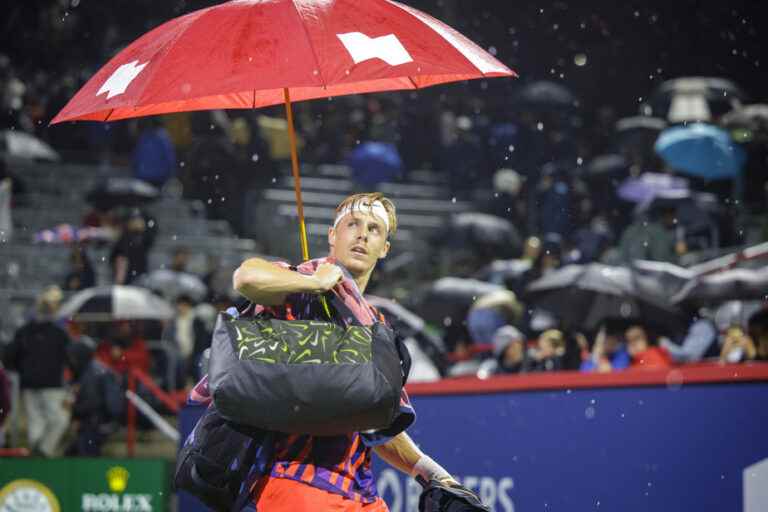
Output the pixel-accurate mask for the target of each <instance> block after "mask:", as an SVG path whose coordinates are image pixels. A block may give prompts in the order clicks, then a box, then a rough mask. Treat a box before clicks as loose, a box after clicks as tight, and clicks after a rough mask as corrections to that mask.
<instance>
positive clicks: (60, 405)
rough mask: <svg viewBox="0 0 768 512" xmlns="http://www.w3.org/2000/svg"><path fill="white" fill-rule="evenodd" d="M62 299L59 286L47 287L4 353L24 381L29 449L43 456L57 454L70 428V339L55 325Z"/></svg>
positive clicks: (22, 393)
mask: <svg viewBox="0 0 768 512" xmlns="http://www.w3.org/2000/svg"><path fill="white" fill-rule="evenodd" d="M61 299H62V293H61V289H59V287H58V286H49V287H48V288H46V289H45V290H44V291H43V293H42V294H41V295H40V297H38V299H37V316H36V317H35V318H33V319H32V320H30V321H29V322H28V323H26V324H24V325H23V326H21V327H20V328H19V330H18V331H16V335H15V336H14V338H13V341H12V342H11V343H10V344H9V345H8V347H7V348H6V352H5V364H6V366H7V367H8V369H10V370H15V371H17V372H18V373H19V378H20V380H21V399H22V402H23V403H24V408H25V410H26V414H27V434H28V437H29V447H30V449H31V451H32V453H33V454H35V455H41V456H44V457H53V456H54V455H56V452H57V450H58V446H59V441H60V440H61V438H62V436H63V435H64V433H65V432H66V430H67V427H68V426H69V412H68V411H67V410H66V409H65V404H64V402H65V401H66V399H67V391H66V390H65V389H64V386H63V384H64V382H63V379H64V365H65V363H66V350H67V345H69V343H70V339H69V336H68V335H67V333H66V331H64V329H62V328H61V327H59V326H58V325H56V324H55V323H54V318H55V316H56V312H57V311H58V309H59V305H60V303H61Z"/></svg>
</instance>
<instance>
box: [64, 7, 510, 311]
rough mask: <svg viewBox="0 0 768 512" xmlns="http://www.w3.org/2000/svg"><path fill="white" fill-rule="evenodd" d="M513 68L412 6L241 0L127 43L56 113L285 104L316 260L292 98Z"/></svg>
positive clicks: (85, 116)
mask: <svg viewBox="0 0 768 512" xmlns="http://www.w3.org/2000/svg"><path fill="white" fill-rule="evenodd" d="M221 27H227V29H226V30H221ZM511 76H516V75H515V73H514V72H513V71H512V70H511V69H509V68H508V67H507V66H505V65H504V64H502V63H501V62H499V61H498V60H497V59H496V58H495V57H493V56H492V55H491V54H489V53H488V52H486V51H485V50H483V49H482V48H481V47H479V46H478V45H476V44H474V43H473V42H472V41H470V40H469V39H467V38H465V37H464V36H462V35H461V34H460V33H458V32H457V31H455V30H454V29H452V28H451V27H448V26H447V25H445V24H443V23H442V22H440V21H438V20H437V19H435V18H432V17H431V16H428V15H427V14H425V13H423V12H421V11H418V10H416V9H414V8H412V7H409V6H407V5H404V4H400V3H395V2H388V1H385V0H328V1H323V2H294V1H291V0H273V1H270V2H241V1H231V2H227V3H223V4H219V5H214V6H213V7H209V8H206V9H201V10H198V11H194V12H191V13H189V14H186V15H184V16H180V17H178V18H175V19H172V20H170V21H168V22H166V23H164V24H162V25H160V26H158V27H156V28H154V29H153V30H152V31H150V32H148V33H146V34H144V35H143V36H141V37H140V38H139V39H137V40H136V41H134V42H132V43H131V44H129V45H128V46H127V47H126V48H125V49H124V50H122V51H121V52H120V53H118V54H117V55H116V56H115V57H114V58H112V60H110V62H109V63H107V64H106V65H105V66H104V67H102V68H101V69H100V70H99V71H98V72H96V74H95V75H94V76H93V77H92V78H91V79H90V80H89V81H88V82H87V83H86V84H85V85H84V86H83V87H82V88H81V89H80V90H79V91H78V92H77V94H76V95H75V96H74V97H73V98H72V99H71V100H70V101H69V102H68V103H67V105H66V106H65V107H64V108H63V109H62V110H61V111H60V112H59V113H58V114H57V115H56V117H55V118H54V119H53V121H52V123H58V122H62V121H71V120H78V119H79V120H98V121H111V120H117V119H125V118H131V117H141V116H148V115H155V114H162V113H168V112H182V111H194V110H215V109H252V108H257V107H264V106H269V105H277V104H281V103H283V104H285V107H286V118H287V120H288V128H289V130H288V135H289V140H290V145H291V168H292V173H293V177H294V187H295V193H296V202H297V209H298V217H299V234H300V243H301V252H302V257H303V259H305V260H306V259H309V244H308V240H307V230H306V223H305V220H304V208H303V203H302V199H301V181H300V176H299V164H298V156H297V150H296V137H295V132H294V126H293V113H292V110H291V102H292V101H301V100H309V99H315V98H327V97H335V96H342V95H347V94H360V93H368V92H382V91H391V90H404V89H421V88H424V87H429V86H433V85H437V84H442V83H447V82H456V81H463V80H470V79H480V78H491V77H511ZM326 312H328V311H327V307H326Z"/></svg>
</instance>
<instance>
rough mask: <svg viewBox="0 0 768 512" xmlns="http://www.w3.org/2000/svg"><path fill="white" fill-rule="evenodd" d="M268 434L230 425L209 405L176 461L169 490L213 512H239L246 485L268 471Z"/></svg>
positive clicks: (246, 491) (270, 445)
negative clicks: (180, 493) (194, 499)
mask: <svg viewBox="0 0 768 512" xmlns="http://www.w3.org/2000/svg"><path fill="white" fill-rule="evenodd" d="M272 436H273V434H272V433H270V432H266V431H263V430H259V429H254V428H248V427H243V426H242V425H236V424H233V423H231V422H229V421H227V420H225V419H224V418H222V417H221V415H220V414H219V413H218V411H217V410H216V407H215V406H214V405H210V406H209V407H208V408H207V409H206V411H205V412H204V413H203V415H202V416H201V417H200V419H199V420H198V421H197V424H196V425H195V428H194V430H192V432H191V433H190V434H189V436H188V437H187V439H186V440H185V442H184V445H183V446H182V448H181V450H180V451H179V455H178V457H177V458H176V471H175V472H174V478H173V487H174V489H176V490H184V491H187V492H189V493H190V494H192V495H193V496H195V497H196V498H197V499H199V500H200V501H202V502H203V503H204V504H205V505H207V506H208V507H210V508H211V509H213V510H217V511H239V510H240V509H241V508H242V507H243V506H244V505H245V503H246V502H247V500H248V497H249V484H250V483H252V481H255V480H256V479H257V478H259V477H260V476H261V475H263V474H264V473H265V472H266V471H267V470H268V464H269V461H270V459H271V457H272V453H271V450H272V442H271V441H272Z"/></svg>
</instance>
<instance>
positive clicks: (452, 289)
mask: <svg viewBox="0 0 768 512" xmlns="http://www.w3.org/2000/svg"><path fill="white" fill-rule="evenodd" d="M503 289H504V287H503V286H499V285H497V284H491V283H487V282H485V281H478V280H477V279H464V278H460V277H443V278H442V279H438V280H437V281H435V282H433V283H432V284H431V285H430V286H429V288H427V289H426V290H425V291H424V293H423V294H422V296H421V297H420V299H419V300H418V301H416V302H417V303H416V304H415V306H416V307H415V308H414V309H415V310H416V311H417V312H418V313H419V314H420V315H421V317H422V318H423V319H424V320H426V321H427V322H431V323H434V324H437V325H446V322H447V323H449V324H452V323H459V322H461V321H463V320H464V318H465V317H466V316H467V312H468V311H469V308H470V306H472V304H473V303H474V302H475V301H476V300H477V299H478V298H480V297H482V296H483V295H485V294H487V293H490V292H494V291H499V290H503Z"/></svg>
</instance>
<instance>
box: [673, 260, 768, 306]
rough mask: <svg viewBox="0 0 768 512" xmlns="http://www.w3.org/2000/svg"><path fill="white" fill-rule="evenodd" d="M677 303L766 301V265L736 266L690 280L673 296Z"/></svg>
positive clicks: (767, 286) (767, 282)
mask: <svg viewBox="0 0 768 512" xmlns="http://www.w3.org/2000/svg"><path fill="white" fill-rule="evenodd" d="M672 300H673V302H675V303H677V304H691V305H696V306H703V305H712V304H717V303H720V302H725V301H728V300H765V301H768V267H763V268H760V269H748V268H735V269H731V270H725V271H723V272H718V273H717V274H709V275H705V276H701V277H699V278H697V279H693V280H691V281H690V282H688V283H687V284H686V285H685V286H684V287H683V289H682V290H680V291H679V292H678V293H677V294H675V295H674V297H672Z"/></svg>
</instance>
